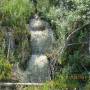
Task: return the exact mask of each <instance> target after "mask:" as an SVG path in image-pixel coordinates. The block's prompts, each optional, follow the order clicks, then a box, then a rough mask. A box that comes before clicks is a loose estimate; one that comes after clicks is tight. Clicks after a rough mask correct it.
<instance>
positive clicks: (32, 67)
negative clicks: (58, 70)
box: [25, 15, 54, 83]
mask: <svg viewBox="0 0 90 90" xmlns="http://www.w3.org/2000/svg"><path fill="white" fill-rule="evenodd" d="M30 32H31V49H32V55H31V58H30V60H29V63H28V67H27V70H26V72H27V80H26V79H25V80H26V82H31V83H41V82H44V81H46V80H50V79H51V78H50V69H49V63H48V59H47V56H46V55H45V53H46V52H47V51H50V50H51V47H52V43H53V40H54V37H53V31H52V30H51V29H50V27H49V25H48V24H47V23H46V22H44V21H43V20H41V19H40V18H39V17H38V16H37V15H36V16H35V17H34V18H33V19H31V20H30Z"/></svg>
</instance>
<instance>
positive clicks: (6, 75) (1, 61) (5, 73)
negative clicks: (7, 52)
mask: <svg viewBox="0 0 90 90" xmlns="http://www.w3.org/2000/svg"><path fill="white" fill-rule="evenodd" d="M11 70H12V65H11V64H10V63H9V62H8V61H7V60H6V59H5V58H1V57H0V80H1V81H3V80H10V79H11Z"/></svg>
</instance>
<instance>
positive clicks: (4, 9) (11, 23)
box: [0, 0, 90, 90]
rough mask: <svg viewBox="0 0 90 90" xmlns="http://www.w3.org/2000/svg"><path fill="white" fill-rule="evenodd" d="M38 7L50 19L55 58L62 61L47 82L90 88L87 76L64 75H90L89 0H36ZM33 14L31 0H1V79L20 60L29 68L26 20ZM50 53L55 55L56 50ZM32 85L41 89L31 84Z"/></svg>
mask: <svg viewBox="0 0 90 90" xmlns="http://www.w3.org/2000/svg"><path fill="white" fill-rule="evenodd" d="M36 8H37V12H38V14H39V15H40V17H41V18H42V19H44V20H46V21H48V23H50V25H51V27H52V29H53V31H54V36H55V39H56V40H55V42H54V44H55V45H54V47H53V50H52V52H54V54H55V57H54V59H56V60H58V62H60V64H62V65H63V68H62V71H61V72H59V74H58V75H56V77H55V79H54V80H52V81H51V82H48V84H49V83H50V84H49V86H51V87H50V88H62V87H63V88H66V87H79V86H80V85H82V84H83V83H84V85H86V87H85V88H89V83H88V84H87V82H88V80H87V79H86V80H69V78H68V77H67V78H64V76H65V75H67V76H68V75H73V74H83V75H86V76H87V78H88V73H89V72H90V69H89V67H90V55H89V54H90V51H89V48H90V45H89V44H88V43H87V42H90V40H89V39H90V38H89V37H90V30H89V29H90V27H89V26H90V0H37V7H36ZM34 14H35V6H34V4H33V3H32V0H0V80H3V79H10V78H11V67H12V64H14V63H17V62H19V64H20V67H21V68H22V69H24V70H25V69H26V65H25V64H26V63H27V60H28V57H30V54H31V49H30V43H29V40H30V33H29V32H28V30H27V29H28V25H27V24H28V23H29V19H30V17H31V16H32V15H34ZM75 31H77V32H75ZM8 32H11V33H12V37H13V38H14V40H13V39H12V40H11V41H13V42H14V44H15V47H14V50H12V49H10V50H11V51H10V52H11V53H10V52H9V43H8V40H10V38H9V37H7V36H6V34H7V33H8ZM74 32H75V33H74ZM72 33H74V34H72ZM69 36H70V37H69ZM20 52H21V53H20ZM56 52H58V53H56ZM8 55H9V56H8ZM8 57H9V58H8ZM51 57H52V58H53V54H52V55H51ZM70 82H71V83H70ZM52 85H53V86H52ZM70 85H71V86H70ZM74 85H75V86H74ZM46 88H48V86H47V85H46ZM29 89H30V90H40V89H35V88H34V89H33V88H32V89H31V87H30V88H29ZM29 89H25V90H29ZM42 90H43V89H42ZM45 90H48V89H45ZM86 90H88V89H86Z"/></svg>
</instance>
